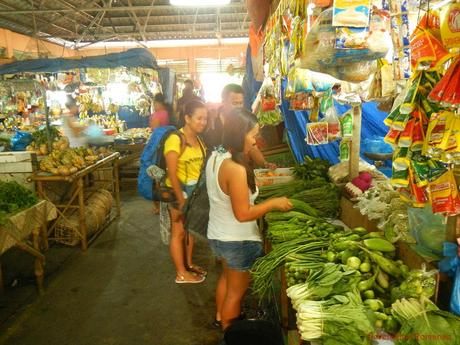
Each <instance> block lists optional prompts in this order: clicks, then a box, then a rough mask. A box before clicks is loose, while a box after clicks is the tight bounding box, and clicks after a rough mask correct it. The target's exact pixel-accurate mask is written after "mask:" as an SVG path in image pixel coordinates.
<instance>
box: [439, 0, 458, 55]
mask: <svg viewBox="0 0 460 345" xmlns="http://www.w3.org/2000/svg"><path fill="white" fill-rule="evenodd" d="M441 37H442V42H443V44H444V46H445V47H446V48H458V47H460V3H458V2H455V3H450V4H447V5H444V6H443V8H442V10H441Z"/></svg>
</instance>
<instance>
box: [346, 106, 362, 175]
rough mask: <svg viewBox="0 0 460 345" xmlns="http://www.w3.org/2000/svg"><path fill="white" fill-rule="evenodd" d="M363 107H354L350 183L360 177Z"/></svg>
mask: <svg viewBox="0 0 460 345" xmlns="http://www.w3.org/2000/svg"><path fill="white" fill-rule="evenodd" d="M361 112H362V109H361V105H353V137H352V140H351V152H350V161H349V164H350V168H349V169H350V181H351V180H352V179H354V178H355V177H357V176H358V175H359V159H360V149H361Z"/></svg>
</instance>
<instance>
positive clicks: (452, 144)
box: [436, 113, 457, 151]
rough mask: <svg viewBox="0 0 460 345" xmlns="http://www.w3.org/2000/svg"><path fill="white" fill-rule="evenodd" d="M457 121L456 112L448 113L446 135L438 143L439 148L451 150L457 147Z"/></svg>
mask: <svg viewBox="0 0 460 345" xmlns="http://www.w3.org/2000/svg"><path fill="white" fill-rule="evenodd" d="M455 122H456V118H455V115H454V113H447V114H446V124H445V132H444V136H443V138H442V140H441V142H440V143H439V144H438V145H436V147H437V148H439V149H441V150H443V151H451V150H454V149H455V148H456V147H457V137H456V136H455V131H454V129H455V128H454V127H455Z"/></svg>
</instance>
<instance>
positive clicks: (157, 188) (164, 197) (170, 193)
mask: <svg viewBox="0 0 460 345" xmlns="http://www.w3.org/2000/svg"><path fill="white" fill-rule="evenodd" d="M152 193H153V200H157V201H161V202H174V201H176V200H177V198H176V194H175V193H174V190H173V189H172V188H171V187H168V186H166V185H164V184H163V183H158V184H157V185H156V184H155V183H154V184H153V192H152Z"/></svg>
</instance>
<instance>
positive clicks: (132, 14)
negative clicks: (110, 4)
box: [128, 0, 147, 41]
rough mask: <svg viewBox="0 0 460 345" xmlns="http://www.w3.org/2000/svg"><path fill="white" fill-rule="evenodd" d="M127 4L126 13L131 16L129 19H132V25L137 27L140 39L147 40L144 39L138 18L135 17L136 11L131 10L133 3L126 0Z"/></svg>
mask: <svg viewBox="0 0 460 345" xmlns="http://www.w3.org/2000/svg"><path fill="white" fill-rule="evenodd" d="M128 5H129V8H130V10H129V12H128V14H129V15H130V17H131V20H132V22H133V24H134V26H135V27H136V28H137V30H138V31H139V34H140V35H141V37H142V39H143V40H144V41H147V40H146V39H145V33H144V30H142V27H141V23H140V22H139V19H138V18H137V15H136V12H135V11H133V10H132V8H133V4H132V2H131V0H128Z"/></svg>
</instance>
